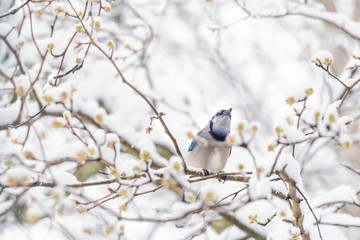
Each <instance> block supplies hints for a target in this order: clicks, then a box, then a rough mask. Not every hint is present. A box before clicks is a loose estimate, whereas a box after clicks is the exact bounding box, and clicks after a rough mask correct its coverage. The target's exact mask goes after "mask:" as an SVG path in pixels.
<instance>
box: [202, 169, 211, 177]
mask: <svg viewBox="0 0 360 240" xmlns="http://www.w3.org/2000/svg"><path fill="white" fill-rule="evenodd" d="M202 170H203V172H204V176H209V175H210V172H209V171H208V170H207V169H205V168H203V169H202Z"/></svg>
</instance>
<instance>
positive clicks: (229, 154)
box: [229, 148, 232, 156]
mask: <svg viewBox="0 0 360 240" xmlns="http://www.w3.org/2000/svg"><path fill="white" fill-rule="evenodd" d="M231 152H232V148H230V152H229V156H230V155H231Z"/></svg>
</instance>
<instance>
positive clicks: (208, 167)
mask: <svg viewBox="0 0 360 240" xmlns="http://www.w3.org/2000/svg"><path fill="white" fill-rule="evenodd" d="M231 111H232V108H230V109H228V110H220V111H218V112H217V113H216V114H215V115H214V116H213V117H212V118H211V120H210V122H209V123H208V124H207V125H206V126H205V127H204V128H203V129H202V130H201V131H200V132H198V133H197V134H196V135H197V139H195V140H193V141H192V142H191V144H190V147H189V149H188V155H187V158H186V160H185V163H186V166H187V167H194V168H201V169H202V170H203V171H204V175H209V172H214V173H216V172H220V171H222V170H223V169H224V167H225V165H226V162H227V159H228V158H229V156H230V154H231V146H229V145H228V144H226V138H227V136H228V135H229V134H230V123H231ZM223 180H224V182H225V178H224V179H223ZM185 195H187V194H186V191H185V190H184V192H183V195H182V198H181V201H182V202H183V203H189V202H187V200H186V197H185ZM191 216H192V214H188V215H187V216H186V217H185V218H183V219H180V220H177V221H176V222H175V226H176V227H177V228H183V227H185V226H186V225H187V224H188V223H189V221H190V219H191Z"/></svg>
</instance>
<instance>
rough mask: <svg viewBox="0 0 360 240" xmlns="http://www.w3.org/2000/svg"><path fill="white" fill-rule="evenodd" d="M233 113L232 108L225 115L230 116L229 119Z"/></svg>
mask: <svg viewBox="0 0 360 240" xmlns="http://www.w3.org/2000/svg"><path fill="white" fill-rule="evenodd" d="M231 111H232V108H230V109H229V110H226V112H225V114H224V115H228V116H229V117H231Z"/></svg>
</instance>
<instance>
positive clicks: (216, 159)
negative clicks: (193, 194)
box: [186, 108, 232, 174]
mask: <svg viewBox="0 0 360 240" xmlns="http://www.w3.org/2000/svg"><path fill="white" fill-rule="evenodd" d="M231 110H232V108H230V109H228V110H220V111H218V112H217V113H216V114H215V115H214V116H213V117H212V118H211V120H210V122H209V123H208V124H207V125H206V127H205V128H204V129H202V130H201V131H200V132H199V133H198V134H197V136H199V137H200V138H201V139H200V141H203V140H205V141H206V143H205V144H201V143H200V142H199V141H192V142H191V144H190V147H189V150H188V152H189V153H188V156H187V159H186V164H187V166H190V167H195V168H202V169H204V172H205V174H206V173H207V174H208V171H211V172H219V171H221V170H223V169H224V167H225V164H226V161H227V159H228V158H229V155H230V153H231V147H230V146H227V145H226V144H225V140H226V137H227V136H228V135H229V133H230V122H231ZM222 142H223V143H224V146H221V144H219V143H222Z"/></svg>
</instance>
